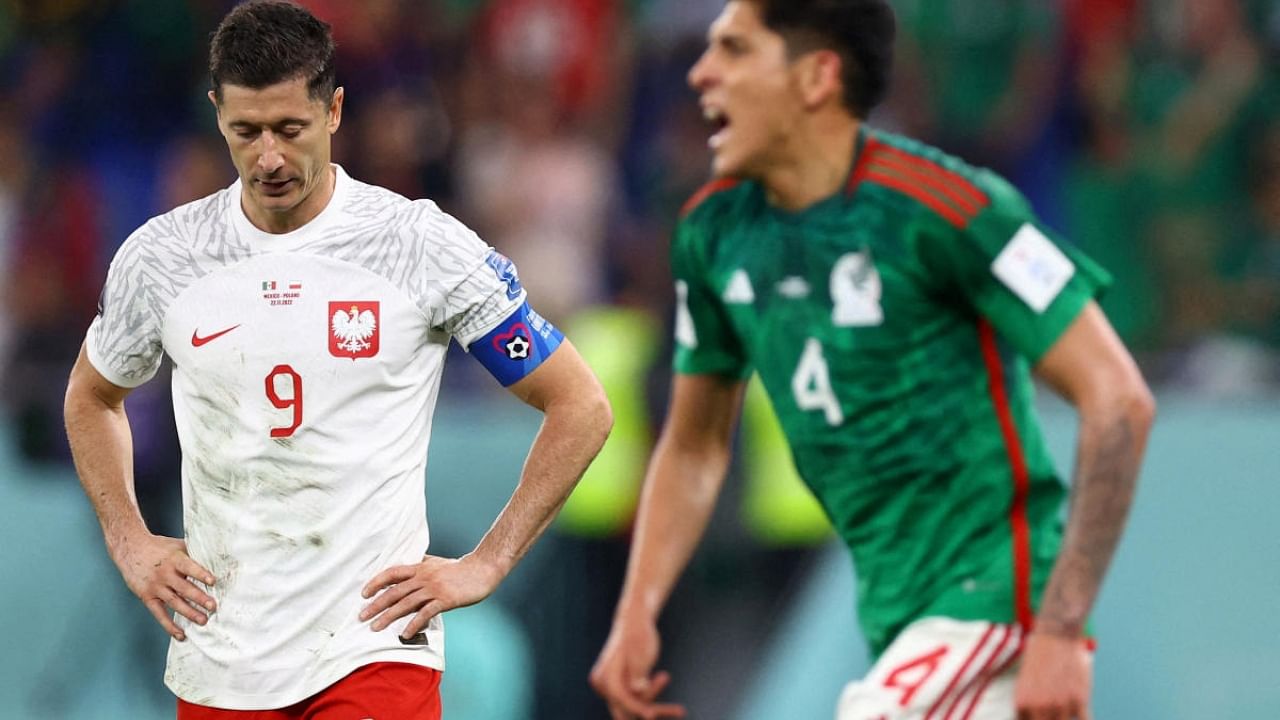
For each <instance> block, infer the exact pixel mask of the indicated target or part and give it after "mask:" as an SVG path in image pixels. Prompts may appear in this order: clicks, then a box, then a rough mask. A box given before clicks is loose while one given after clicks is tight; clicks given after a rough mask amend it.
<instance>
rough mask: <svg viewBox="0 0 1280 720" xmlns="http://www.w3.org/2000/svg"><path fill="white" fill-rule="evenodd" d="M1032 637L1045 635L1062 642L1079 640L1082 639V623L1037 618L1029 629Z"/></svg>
mask: <svg viewBox="0 0 1280 720" xmlns="http://www.w3.org/2000/svg"><path fill="white" fill-rule="evenodd" d="M1031 634H1033V635H1047V636H1050V637H1055V638H1060V639H1063V640H1079V639H1081V638H1083V637H1084V623H1083V622H1076V621H1072V620H1059V619H1054V618H1037V619H1036V622H1035V625H1033V626H1032V627H1031Z"/></svg>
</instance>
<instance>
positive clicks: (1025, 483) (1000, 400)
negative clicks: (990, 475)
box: [978, 318, 1035, 631]
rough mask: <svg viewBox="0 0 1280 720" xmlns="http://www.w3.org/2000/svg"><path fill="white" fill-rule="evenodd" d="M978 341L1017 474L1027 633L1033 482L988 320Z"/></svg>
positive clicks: (1017, 562)
mask: <svg viewBox="0 0 1280 720" xmlns="http://www.w3.org/2000/svg"><path fill="white" fill-rule="evenodd" d="M978 339H979V342H980V343H981V345H982V359H983V361H984V362H985V363H986V366H987V384H988V386H989V387H990V391H991V404H992V405H993V406H994V407H995V412H996V418H997V419H998V420H999V421H1000V433H1001V435H1003V436H1004V448H1005V452H1006V453H1007V454H1008V456H1009V467H1010V469H1011V470H1012V473H1013V503H1012V504H1011V505H1010V507H1009V526H1010V528H1011V531H1012V532H1013V597H1014V611H1015V613H1016V617H1017V618H1018V624H1019V625H1021V626H1022V629H1023V630H1024V631H1030V630H1031V624H1032V622H1033V621H1034V619H1035V617H1034V615H1033V614H1032V612H1031V528H1030V527H1029V526H1028V524H1027V491H1028V489H1029V488H1030V485H1031V481H1030V478H1029V477H1028V474H1027V461H1026V457H1025V456H1024V455H1023V452H1022V441H1021V439H1019V437H1018V428H1017V426H1016V425H1014V422H1013V409H1012V408H1011V407H1010V406H1009V395H1008V393H1007V391H1006V390H1005V384H1004V383H1005V378H1004V365H1003V363H1001V361H1000V350H999V349H998V348H997V347H996V334H995V330H994V329H993V328H992V327H991V323H989V322H987V320H986V318H982V319H981V320H979V321H978Z"/></svg>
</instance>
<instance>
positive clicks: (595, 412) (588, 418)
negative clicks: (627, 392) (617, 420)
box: [582, 386, 613, 447]
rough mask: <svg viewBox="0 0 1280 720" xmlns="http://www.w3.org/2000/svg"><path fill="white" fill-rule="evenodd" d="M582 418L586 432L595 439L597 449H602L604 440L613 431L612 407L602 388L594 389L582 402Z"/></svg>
mask: <svg viewBox="0 0 1280 720" xmlns="http://www.w3.org/2000/svg"><path fill="white" fill-rule="evenodd" d="M584 405H585V407H584V408H583V413H582V417H583V418H584V419H585V423H584V424H585V425H586V426H587V429H588V432H589V433H590V434H591V435H592V436H593V437H594V438H595V439H596V443H597V445H598V447H604V443H605V440H608V439H609V433H610V432H611V431H612V430H613V406H612V405H610V404H609V398H608V396H607V395H605V393H604V388H601V387H598V386H597V387H596V389H595V392H593V393H591V394H590V397H588V398H587V399H586V400H585V402H584Z"/></svg>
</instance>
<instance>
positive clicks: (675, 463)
mask: <svg viewBox="0 0 1280 720" xmlns="http://www.w3.org/2000/svg"><path fill="white" fill-rule="evenodd" d="M745 387H746V383H744V382H740V381H734V380H728V379H725V378H720V377H716V376H711V375H692V376H691V375H677V376H676V378H675V381H674V382H673V385H672V391H671V407H670V409H669V410H668V412H667V420H666V425H665V426H664V427H663V431H662V436H661V437H660V438H659V439H658V445H657V447H656V448H655V449H654V453H653V459H652V461H651V462H650V464H649V472H648V474H647V476H646V477H645V482H644V490H643V492H642V494H641V496H640V509H639V515H638V517H637V518H636V533H635V538H634V540H633V542H632V545H631V557H630V559H629V560H628V562H627V579H626V582H625V583H624V585H623V589H622V598H621V599H620V600H619V601H618V608H617V611H616V612H615V614H614V618H613V629H612V631H611V632H610V634H609V639H608V641H607V642H606V643H605V646H604V649H603V650H602V651H601V653H600V658H599V659H598V660H597V661H596V664H595V667H594V668H593V669H592V671H591V684H592V686H593V687H595V689H596V691H597V692H599V693H600V694H601V695H602V696H603V697H604V699H605V701H606V702H607V703H608V704H609V712H610V713H611V715H612V716H613V717H614V718H615V719H616V720H620V719H621V718H631V717H642V718H664V717H670V718H675V717H683V715H684V708H683V707H681V706H679V705H676V704H659V703H656V702H655V699H656V698H657V696H658V695H659V694H660V693H661V692H662V690H663V688H664V687H665V686H666V684H667V683H668V682H669V681H670V676H669V675H668V674H667V673H665V672H659V673H656V674H655V673H654V672H653V666H654V664H655V663H656V662H657V659H658V653H659V646H660V641H659V638H658V631H657V618H658V614H659V613H660V612H661V610H662V607H663V605H665V604H666V601H667V598H668V597H670V595H671V590H672V588H673V587H674V586H675V583H676V580H677V579H678V578H679V577H680V573H681V572H682V571H683V570H684V568H685V566H686V565H687V564H688V563H689V558H690V557H691V556H692V555H693V550H694V548H695V547H696V546H697V544H698V541H699V539H701V537H702V533H703V532H704V531H705V530H706V527H707V522H708V520H709V519H710V518H711V511H712V510H713V509H714V508H715V503H716V498H717V497H718V496H719V494H720V489H721V487H722V486H723V484H724V476H725V472H726V470H727V469H728V467H729V460H730V457H731V449H732V439H733V427H734V424H735V422H736V421H737V417H738V413H739V411H740V409H741V407H742V395H743V391H744V389H745Z"/></svg>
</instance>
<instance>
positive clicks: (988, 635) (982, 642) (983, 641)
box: [924, 624, 996, 720]
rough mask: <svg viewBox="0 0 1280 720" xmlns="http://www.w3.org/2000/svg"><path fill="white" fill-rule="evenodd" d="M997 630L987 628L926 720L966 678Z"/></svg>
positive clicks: (927, 714)
mask: <svg viewBox="0 0 1280 720" xmlns="http://www.w3.org/2000/svg"><path fill="white" fill-rule="evenodd" d="M995 629H996V626H995V625H992V624H989V625H988V626H987V631H986V632H985V633H983V634H982V639H981V640H979V641H978V644H977V645H976V646H975V647H974V648H973V652H971V653H969V657H967V658H965V660H964V664H963V665H961V666H960V670H959V671H957V672H956V674H955V675H954V676H953V677H952V678H951V682H949V683H947V689H945V690H943V691H942V694H941V695H939V696H938V699H937V700H936V701H934V703H933V707H931V708H929V712H927V713H925V716H924V720H929V718H931V717H933V714H934V713H936V712H938V710H939V709H940V708H941V707H942V704H943V703H944V702H946V700H947V696H948V695H950V694H951V691H952V690H954V689H955V687H956V684H957V683H959V682H960V678H961V677H964V674H965V671H967V670H968V669H969V665H971V664H973V659H974V658H976V657H978V653H979V652H981V651H982V648H983V647H985V646H986V644H987V640H989V639H991V633H993V632H995Z"/></svg>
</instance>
